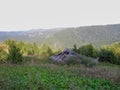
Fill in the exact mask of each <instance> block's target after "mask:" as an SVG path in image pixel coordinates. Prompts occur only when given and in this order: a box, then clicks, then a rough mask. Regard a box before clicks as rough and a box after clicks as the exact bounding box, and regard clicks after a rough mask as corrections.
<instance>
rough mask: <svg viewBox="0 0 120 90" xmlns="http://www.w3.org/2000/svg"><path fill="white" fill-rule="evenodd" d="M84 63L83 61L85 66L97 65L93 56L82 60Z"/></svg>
mask: <svg viewBox="0 0 120 90" xmlns="http://www.w3.org/2000/svg"><path fill="white" fill-rule="evenodd" d="M82 63H83V64H84V65H85V66H87V67H93V66H94V65H96V62H94V61H93V60H92V58H90V57H86V58H84V60H83V61H82Z"/></svg>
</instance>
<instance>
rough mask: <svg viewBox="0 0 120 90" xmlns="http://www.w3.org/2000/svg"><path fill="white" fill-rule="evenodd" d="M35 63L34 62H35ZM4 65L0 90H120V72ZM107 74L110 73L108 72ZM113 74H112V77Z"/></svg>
mask: <svg viewBox="0 0 120 90" xmlns="http://www.w3.org/2000/svg"><path fill="white" fill-rule="evenodd" d="M34 61H35V60H34ZM40 63H41V64H40ZM40 63H39V64H38V62H36V64H35V65H32V66H31V65H28V64H27V65H17V66H14V65H7V66H6V65H2V66H0V72H1V73H0V86H1V87H0V89H3V90H30V89H31V90H53V89H54V90H56V89H57V90H60V89H61V90H63V89H66V90H119V89H120V86H119V82H120V81H119V75H120V73H117V72H118V71H119V69H118V68H117V67H115V68H113V67H112V69H111V68H108V67H107V66H105V67H101V66H97V67H94V68H86V67H84V66H82V65H77V66H76V65H71V66H66V65H64V66H63V65H55V64H47V63H46V64H42V62H40ZM106 71H107V72H106ZM111 72H112V73H114V74H110V73H111Z"/></svg>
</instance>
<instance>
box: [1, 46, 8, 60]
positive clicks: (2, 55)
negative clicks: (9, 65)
mask: <svg viewBox="0 0 120 90" xmlns="http://www.w3.org/2000/svg"><path fill="white" fill-rule="evenodd" d="M6 60H7V53H6V52H5V51H4V50H3V49H1V48H0V62H6Z"/></svg>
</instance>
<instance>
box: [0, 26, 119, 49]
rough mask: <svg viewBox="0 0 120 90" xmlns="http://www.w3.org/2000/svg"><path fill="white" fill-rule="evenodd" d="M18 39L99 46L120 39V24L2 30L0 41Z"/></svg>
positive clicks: (61, 45) (58, 45) (62, 45)
mask: <svg viewBox="0 0 120 90" xmlns="http://www.w3.org/2000/svg"><path fill="white" fill-rule="evenodd" d="M7 39H16V40H22V41H26V42H36V43H38V44H41V43H43V42H46V43H48V44H50V45H51V46H54V47H55V48H57V47H59V48H60V47H72V46H73V45H74V44H76V45H77V46H81V45H85V44H87V43H92V44H94V45H95V46H97V47H100V46H101V45H105V44H111V43H114V42H118V41H120V24H113V25H99V26H98V25H97V26H83V27H76V28H57V29H38V30H34V29H33V30H30V31H21V32H0V41H4V40H7Z"/></svg>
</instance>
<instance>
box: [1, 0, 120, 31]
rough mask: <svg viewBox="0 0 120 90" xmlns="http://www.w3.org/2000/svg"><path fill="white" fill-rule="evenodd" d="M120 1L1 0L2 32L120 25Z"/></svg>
mask: <svg viewBox="0 0 120 90" xmlns="http://www.w3.org/2000/svg"><path fill="white" fill-rule="evenodd" d="M119 2H120V1H119V0H0V31H10V30H13V31H16V30H29V29H46V28H57V27H77V26H86V25H104V24H118V23H120V5H119Z"/></svg>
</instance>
